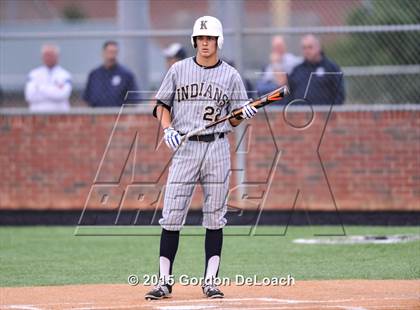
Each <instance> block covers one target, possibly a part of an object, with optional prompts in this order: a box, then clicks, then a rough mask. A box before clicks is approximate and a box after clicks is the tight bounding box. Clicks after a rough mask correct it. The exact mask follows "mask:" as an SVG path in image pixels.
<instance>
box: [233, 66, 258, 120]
mask: <svg viewBox="0 0 420 310" xmlns="http://www.w3.org/2000/svg"><path fill="white" fill-rule="evenodd" d="M249 102H250V101H249V99H248V94H247V92H246V89H245V86H244V83H243V81H242V79H241V77H240V76H239V74H237V76H236V77H235V79H234V86H233V92H232V110H235V109H242V113H241V114H240V115H239V116H238V117H236V118H231V119H229V123H230V124H231V125H232V127H236V126H238V125H239V124H240V123H241V122H242V121H243V120H244V119H250V118H252V117H254V116H255V114H257V112H258V110H257V108H255V107H253V106H251V105H249Z"/></svg>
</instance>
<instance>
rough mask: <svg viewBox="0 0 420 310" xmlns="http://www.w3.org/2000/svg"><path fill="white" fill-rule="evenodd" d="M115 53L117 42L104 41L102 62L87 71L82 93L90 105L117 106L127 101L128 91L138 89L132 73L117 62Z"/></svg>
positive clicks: (116, 51) (116, 52) (116, 53)
mask: <svg viewBox="0 0 420 310" xmlns="http://www.w3.org/2000/svg"><path fill="white" fill-rule="evenodd" d="M117 55H118V43H117V42H115V41H107V42H105V43H104V45H103V48H102V57H103V64H102V65H101V66H99V67H98V68H96V69H94V70H93V71H91V72H90V73H89V77H88V81H87V84H86V89H85V91H84V93H83V99H84V100H85V101H86V102H87V103H88V104H89V105H90V106H92V107H119V106H121V105H123V104H124V103H126V102H127V101H126V96H127V92H128V91H137V90H138V88H137V84H136V80H135V77H134V74H133V73H132V72H130V71H129V70H128V69H127V68H125V67H124V66H122V65H120V64H119V63H118V61H117ZM130 97H131V96H130ZM135 97H138V94H137V96H135Z"/></svg>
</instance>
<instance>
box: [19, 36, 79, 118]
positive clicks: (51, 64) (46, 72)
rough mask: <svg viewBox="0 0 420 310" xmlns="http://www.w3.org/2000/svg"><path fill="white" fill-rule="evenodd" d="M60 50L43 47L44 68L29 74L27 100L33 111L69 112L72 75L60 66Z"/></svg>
mask: <svg viewBox="0 0 420 310" xmlns="http://www.w3.org/2000/svg"><path fill="white" fill-rule="evenodd" d="M59 52H60V51H59V48H58V46H56V45H52V44H45V45H43V46H42V49H41V54H42V62H43V63H44V65H43V66H40V67H38V68H35V69H33V70H32V71H31V72H29V75H28V81H27V83H26V86H25V99H26V101H27V102H28V104H29V109H30V110H31V111H37V112H46V111H60V112H63V111H68V110H69V109H70V104H69V97H70V94H71V90H72V85H71V75H70V73H69V72H68V71H67V70H65V69H63V68H62V67H60V66H59V65H58V56H59Z"/></svg>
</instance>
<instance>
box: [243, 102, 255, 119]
mask: <svg viewBox="0 0 420 310" xmlns="http://www.w3.org/2000/svg"><path fill="white" fill-rule="evenodd" d="M257 112H258V110H257V108H256V107H253V106H252V105H250V104H249V103H248V104H246V105H244V106H243V107H242V117H243V118H245V119H250V118H253V117H254V116H255V114H257Z"/></svg>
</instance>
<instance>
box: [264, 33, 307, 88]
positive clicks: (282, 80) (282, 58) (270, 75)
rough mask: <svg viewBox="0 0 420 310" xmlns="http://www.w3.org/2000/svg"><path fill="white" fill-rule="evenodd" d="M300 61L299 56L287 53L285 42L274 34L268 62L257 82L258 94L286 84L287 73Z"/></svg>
mask: <svg viewBox="0 0 420 310" xmlns="http://www.w3.org/2000/svg"><path fill="white" fill-rule="evenodd" d="M301 62H302V58H301V57H298V56H295V55H293V54H291V53H287V51H286V43H285V42H284V39H283V37H282V36H274V37H273V38H272V40H271V54H270V63H269V64H268V65H267V66H266V67H265V68H264V72H263V74H262V77H261V79H260V80H259V81H258V82H257V93H258V96H262V95H265V94H267V93H269V92H271V91H273V90H275V89H276V88H278V87H280V86H282V85H286V84H287V75H289V74H290V73H291V72H292V71H293V69H294V68H295V67H296V66H297V65H298V64H300V63H301Z"/></svg>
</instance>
